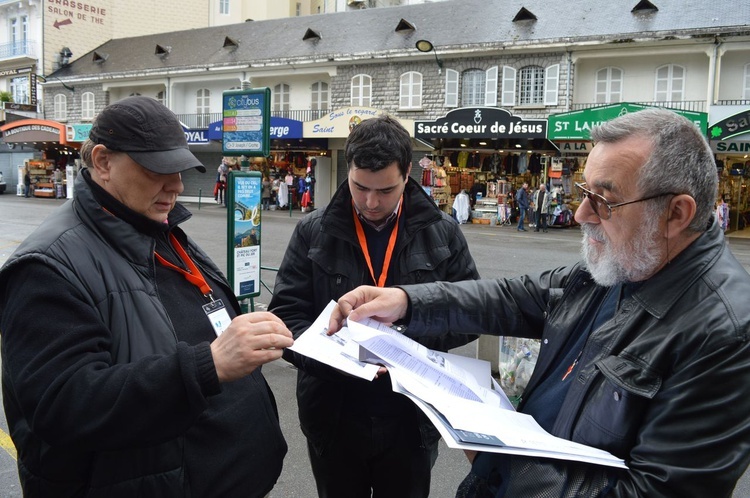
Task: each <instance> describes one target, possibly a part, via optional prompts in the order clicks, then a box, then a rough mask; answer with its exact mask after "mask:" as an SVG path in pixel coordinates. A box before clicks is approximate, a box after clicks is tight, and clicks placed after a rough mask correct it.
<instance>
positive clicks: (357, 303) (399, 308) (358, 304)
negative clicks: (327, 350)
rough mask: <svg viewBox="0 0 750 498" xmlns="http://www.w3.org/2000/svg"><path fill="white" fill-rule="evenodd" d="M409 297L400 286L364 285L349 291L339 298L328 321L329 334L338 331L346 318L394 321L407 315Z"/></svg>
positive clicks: (384, 321)
mask: <svg viewBox="0 0 750 498" xmlns="http://www.w3.org/2000/svg"><path fill="white" fill-rule="evenodd" d="M408 309H409V297H408V296H407V295H406V292H404V291H403V290H401V289H399V288H398V287H388V288H383V287H371V286H368V285H362V286H360V287H357V288H356V289H354V290H353V291H351V292H347V293H346V294H344V295H343V296H341V297H340V298H339V300H338V306H336V307H335V308H333V312H332V313H331V319H330V321H329V322H328V335H333V334H335V333H336V332H338V331H339V330H340V329H341V327H342V326H343V325H344V320H345V319H346V318H350V319H352V320H353V321H355V322H356V321H360V320H364V319H365V318H373V319H375V320H377V321H379V322H383V323H393V322H395V321H396V320H398V319H399V318H403V317H405V316H406V312H407V310H408Z"/></svg>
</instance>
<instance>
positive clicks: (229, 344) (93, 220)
mask: <svg viewBox="0 0 750 498" xmlns="http://www.w3.org/2000/svg"><path fill="white" fill-rule="evenodd" d="M81 158H82V160H83V162H84V164H85V166H86V168H85V169H83V170H82V171H81V173H80V174H79V175H78V177H77V179H76V184H75V196H74V198H73V199H72V200H69V201H68V202H67V203H65V204H64V205H63V206H61V207H60V208H59V209H58V210H57V211H56V212H55V213H54V214H52V215H51V216H50V217H49V218H48V219H47V220H45V221H44V222H43V223H42V225H41V226H40V227H39V228H38V229H37V230H36V231H35V232H33V233H32V234H31V235H30V236H29V237H28V238H27V239H26V240H25V241H24V242H23V243H22V244H21V245H20V246H19V247H18V249H17V250H16V252H15V253H14V254H13V255H12V256H11V257H10V258H9V259H8V261H7V262H6V263H5V265H4V266H3V267H2V269H0V331H2V364H3V374H2V387H3V403H4V407H5V414H6V418H7V421H8V425H9V429H10V430H9V432H10V434H11V437H12V439H13V443H14V444H15V446H16V448H17V450H18V472H19V477H20V481H21V485H22V488H23V493H24V496H25V497H27V498H36V497H45V498H46V497H53V496H54V497H57V496H68V497H84V496H86V497H89V496H102V497H103V496H106V497H123V498H126V497H127V498H130V497H134V496H148V497H166V496H194V497H208V496H242V497H248V496H249V497H257V498H260V497H264V496H266V495H267V494H268V493H269V491H270V490H271V489H272V488H273V486H274V484H275V483H276V480H277V478H278V476H279V474H280V473H281V466H282V461H283V458H284V455H285V454H286V450H287V446H286V442H285V441H284V438H283V436H282V434H281V430H280V427H279V421H278V417H277V413H276V404H275V401H274V399H273V395H272V393H271V391H270V389H269V387H268V385H267V384H266V382H265V379H264V378H263V375H262V374H261V369H260V366H261V365H262V364H264V363H267V362H269V361H273V360H275V359H277V358H279V357H281V351H282V348H284V347H287V346H290V345H291V344H292V343H293V341H292V338H291V333H290V332H289V330H287V328H286V327H285V326H284V324H283V323H282V321H281V320H280V319H278V318H276V317H275V316H273V315H272V314H270V313H250V314H244V315H242V314H240V313H241V311H240V306H239V303H238V302H237V299H236V297H235V296H234V294H233V293H232V289H231V288H230V286H229V284H228V282H227V281H226V279H225V278H224V276H223V275H222V273H221V272H220V271H219V269H218V268H217V267H216V265H215V264H214V263H213V262H212V261H211V260H210V259H209V258H208V256H207V255H206V254H205V253H204V252H203V251H202V250H201V249H200V248H199V247H198V246H197V245H196V244H195V242H193V240H192V239H190V238H189V237H188V236H187V235H186V234H185V232H183V231H182V229H180V227H179V224H180V223H182V222H184V221H186V220H187V219H188V218H189V217H190V213H189V212H188V211H187V209H185V208H184V207H182V206H181V205H179V204H177V203H176V199H177V196H178V194H180V193H181V192H182V190H183V185H182V181H181V178H180V173H181V172H183V171H186V170H190V169H193V168H195V169H198V170H199V171H201V172H205V168H204V167H203V165H202V164H201V163H200V162H199V161H198V159H196V158H195V156H193V154H192V153H190V151H189V149H188V145H187V142H186V140H185V134H184V132H183V130H182V126H181V125H180V122H179V121H178V120H177V118H176V116H175V115H174V114H173V113H172V111H170V110H169V109H167V108H166V107H164V106H163V105H162V104H160V103H159V102H158V101H156V100H154V99H151V98H148V97H128V98H126V99H123V100H121V101H118V102H115V103H114V104H111V105H109V106H107V107H106V108H104V109H103V110H102V111H101V112H100V113H99V114H98V115H97V117H96V119H95V120H94V123H93V126H92V128H91V132H90V134H89V139H88V140H87V141H85V142H84V144H83V145H82V148H81ZM29 282H32V283H33V285H29Z"/></svg>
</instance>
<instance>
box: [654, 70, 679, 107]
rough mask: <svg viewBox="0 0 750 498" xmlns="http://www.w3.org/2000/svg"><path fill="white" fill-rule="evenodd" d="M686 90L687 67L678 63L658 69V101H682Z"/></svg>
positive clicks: (656, 97)
mask: <svg viewBox="0 0 750 498" xmlns="http://www.w3.org/2000/svg"><path fill="white" fill-rule="evenodd" d="M684 92H685V68H684V67H682V66H678V65H676V64H667V65H666V66H661V67H660V68H657V69H656V91H655V94H654V100H655V101H657V102H680V101H682V99H683V96H684Z"/></svg>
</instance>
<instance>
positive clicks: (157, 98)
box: [156, 90, 167, 105]
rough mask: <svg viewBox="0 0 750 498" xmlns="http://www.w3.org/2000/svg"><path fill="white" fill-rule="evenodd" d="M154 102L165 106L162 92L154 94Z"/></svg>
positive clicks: (164, 95)
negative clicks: (156, 101)
mask: <svg viewBox="0 0 750 498" xmlns="http://www.w3.org/2000/svg"><path fill="white" fill-rule="evenodd" d="M156 100H158V101H159V103H160V104H161V105H167V97H166V94H165V93H164V90H162V91H161V92H159V93H157V94H156Z"/></svg>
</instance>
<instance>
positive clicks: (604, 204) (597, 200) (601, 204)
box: [575, 183, 679, 220]
mask: <svg viewBox="0 0 750 498" xmlns="http://www.w3.org/2000/svg"><path fill="white" fill-rule="evenodd" d="M575 186H576V187H577V188H578V190H580V191H581V194H583V196H584V197H585V198H587V199H588V200H589V203H590V204H591V209H593V210H594V213H596V215H597V216H598V217H599V218H601V219H602V220H608V219H610V218H611V217H612V210H613V209H614V208H616V207H620V206H626V205H628V204H635V203H636V202H643V201H650V200H651V199H656V198H659V197H664V196H665V195H679V194H674V193H671V192H670V193H664V194H656V195H651V196H649V197H644V198H643V199H636V200H634V201H627V202H618V203H617V204H611V203H610V202H609V201H608V200H607V199H605V198H604V197H603V196H601V195H599V194H596V193H594V192H592V191H591V190H589V189H587V188H586V184H585V183H576V184H575Z"/></svg>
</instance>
